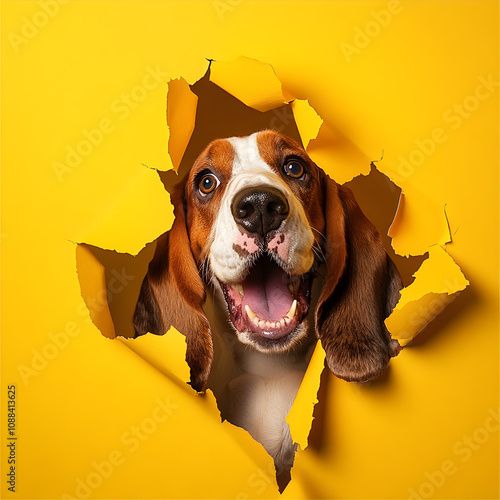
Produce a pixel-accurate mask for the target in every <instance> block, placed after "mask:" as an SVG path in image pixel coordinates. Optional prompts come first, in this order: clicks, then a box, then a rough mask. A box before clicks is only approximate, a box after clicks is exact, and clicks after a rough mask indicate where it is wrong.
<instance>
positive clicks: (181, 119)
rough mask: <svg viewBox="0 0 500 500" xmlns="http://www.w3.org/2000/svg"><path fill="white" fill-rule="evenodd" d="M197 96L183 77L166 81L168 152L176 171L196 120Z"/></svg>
mask: <svg viewBox="0 0 500 500" xmlns="http://www.w3.org/2000/svg"><path fill="white" fill-rule="evenodd" d="M197 105H198V96H197V95H196V94H194V93H193V92H192V91H191V89H190V87H189V84H188V83H187V82H186V80H184V78H182V77H181V78H178V79H172V80H170V81H169V82H168V83H167V126H168V131H169V137H168V148H167V149H168V154H169V156H170V158H171V160H172V168H173V169H174V170H175V171H176V172H177V171H178V170H179V165H180V164H181V160H182V157H183V155H184V152H185V151H186V148H187V145H188V143H189V140H190V139H191V135H192V134H193V130H194V125H195V121H196V108H197Z"/></svg>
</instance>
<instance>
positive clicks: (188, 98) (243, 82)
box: [90, 57, 468, 449]
mask: <svg viewBox="0 0 500 500" xmlns="http://www.w3.org/2000/svg"><path fill="white" fill-rule="evenodd" d="M250 76H252V78H249V77H250ZM210 79H211V81H212V82H213V83H215V84H216V85H218V86H219V87H221V88H223V89H224V90H226V91H227V92H228V93H230V94H232V95H233V96H234V97H236V98H237V99H239V100H240V101H242V102H243V103H244V104H246V105H247V106H250V107H252V108H254V109H257V110H259V111H267V110H270V109H273V108H276V107H278V106H282V105H283V104H285V103H287V102H289V101H290V100H291V99H292V97H293V96H290V95H289V94H288V93H286V92H284V91H283V88H282V86H281V82H280V81H279V79H278V78H277V76H276V74H275V73H274V70H273V68H272V66H271V65H269V64H265V63H261V62H260V61H257V60H255V59H249V58H245V57H241V58H239V59H237V60H236V61H234V62H233V63H223V62H214V64H212V66H211V77H210ZM168 89H169V90H168V95H167V119H168V121H169V123H168V125H169V140H168V148H169V154H170V158H171V160H172V167H171V168H173V169H174V170H176V169H178V166H179V163H180V160H181V159H182V155H183V154H184V151H185V149H186V147H187V143H188V142H189V138H190V136H191V133H192V131H193V129H194V122H195V116H196V102H195V101H196V100H197V98H196V96H195V95H194V94H192V92H191V90H190V89H189V85H188V84H187V83H186V82H185V80H183V79H178V80H171V81H170V82H169V87H168ZM193 96H194V97H193ZM169 109H170V115H169V112H168V110H169ZM292 111H293V113H294V117H295V120H296V124H297V128H298V130H299V133H300V135H301V138H302V141H303V144H304V147H305V148H307V147H308V146H309V144H310V142H311V141H312V140H313V139H315V138H316V137H317V136H318V133H319V130H320V128H321V126H322V124H323V121H322V120H321V118H320V117H319V114H318V113H317V112H316V110H315V109H314V108H313V107H312V106H310V104H309V103H308V101H307V100H295V101H292ZM177 131H179V132H177ZM386 175H387V174H386ZM333 177H335V176H334V175H333ZM389 177H390V176H389ZM395 184H396V183H395ZM396 185H397V184H396ZM403 200H404V196H402V197H401V203H400V205H401V206H400V207H398V210H397V211H396V214H395V217H394V221H393V224H392V225H391V228H390V230H389V233H388V234H389V236H391V237H393V236H394V239H393V247H394V248H395V249H396V253H398V254H400V255H405V254H404V253H399V251H398V250H397V245H394V243H395V242H397V238H396V236H395V235H394V231H395V228H396V226H397V224H398V223H400V221H401V220H402V216H401V212H400V209H402V206H403V205H404V203H403ZM396 221H397V222H396ZM446 224H447V221H446ZM447 227H448V226H447ZM391 230H392V231H393V234H391ZM442 234H444V235H445V236H444V237H439V238H436V239H437V241H435V242H434V244H435V245H436V246H435V247H432V246H431V247H430V248H429V259H428V260H426V261H425V262H424V264H425V263H427V264H425V265H424V264H422V266H421V268H420V269H419V270H418V271H417V272H416V273H415V281H414V282H413V283H412V285H410V286H409V287H407V288H406V289H404V290H403V291H402V294H401V299H400V301H399V302H398V304H397V306H396V308H395V310H394V312H393V314H391V316H390V317H389V318H388V319H387V320H386V324H387V327H388V329H389V331H390V332H391V334H392V336H393V337H394V338H396V339H398V340H400V342H401V344H402V345H406V343H408V342H409V340H411V339H412V338H413V337H414V336H415V335H417V334H418V332H419V331H420V330H421V329H422V328H423V327H424V326H425V325H420V324H412V323H418V321H415V319H414V312H415V311H422V310H426V311H428V312H431V311H432V310H433V309H432V307H430V305H432V301H433V300H434V299H435V298H436V297H440V298H441V299H442V302H443V303H445V300H444V299H445V298H449V297H451V296H453V294H454V293H456V292H457V291H459V290H462V289H463V288H465V286H467V284H468V281H467V280H466V279H465V277H464V276H463V274H462V273H461V271H460V268H459V267H458V266H457V265H456V264H455V262H454V261H453V259H452V258H451V257H450V256H449V255H448V254H447V253H446V251H445V249H444V248H442V246H440V245H444V244H445V243H447V242H449V241H450V240H451V237H450V236H449V228H448V233H447V235H446V232H444V233H442ZM424 252H425V250H424V251H421V252H419V253H415V255H416V254H420V255H421V254H423V253H424ZM441 252H444V254H445V255H444V254H443V253H441ZM443 259H444V260H445V261H446V263H447V264H448V265H447V266H445V269H447V271H448V272H449V274H448V275H447V277H448V279H449V280H450V283H455V282H456V286H452V287H450V288H449V289H448V290H444V291H443V290H442V289H440V288H439V287H436V286H434V285H435V283H433V281H432V277H433V272H434V270H435V269H437V268H438V267H439V263H440V262H442V261H443ZM446 259H447V260H446ZM101 271H102V270H99V269H98V267H96V268H95V269H94V273H96V275H95V276H94V278H92V279H91V280H90V281H92V280H93V285H92V286H94V288H98V287H99V286H105V283H104V285H103V283H102V279H101V278H99V277H98V276H99V273H100V272H101ZM426 287H427V288H429V290H428V291H426V292H425V291H423V290H425V288H426ZM435 290H437V291H435ZM446 303H447V302H446ZM426 306H429V307H426ZM438 312H439V311H438ZM429 314H430V313H429ZM108 315H109V311H108ZM407 315H409V316H411V317H412V318H413V319H410V318H407V317H406V316H407ZM431 316H432V314H430V315H428V316H427V318H428V321H427V323H428V322H430V321H431V320H432V319H433V318H434V316H432V317H431ZM422 317H425V315H424V316H422ZM102 322H103V324H105V325H107V327H112V320H111V316H110V315H109V317H108V316H106V314H104V315H103V317H102ZM427 323H426V324H427ZM107 327H106V328H107ZM109 331H111V328H110V329H109ZM103 333H104V332H103ZM113 333H114V330H113ZM104 334H105V333H104ZM105 335H106V334H105ZM147 337H153V338H154V336H152V335H149V336H145V337H142V338H140V339H134V340H130V341H124V342H125V343H126V344H127V345H130V346H134V345H135V343H137V348H136V349H134V350H135V352H137V354H138V355H140V356H141V357H143V358H144V359H145V360H146V361H148V362H149V363H150V364H152V365H158V367H159V368H161V366H160V365H163V361H162V360H159V359H158V358H157V356H156V354H155V349H150V348H149V347H146V346H149V345H153V344H157V345H158V346H159V345H165V346H167V345H168V344H169V340H167V339H169V337H168V336H162V337H156V338H155V340H152V341H149V340H145V339H147ZM141 344H142V345H144V347H142V345H141ZM318 345H319V343H318ZM176 349H177V350H179V348H178V347H177V348H176ZM181 359H182V362H183V363H184V356H182V357H181ZM184 365H185V366H184V368H185V369H186V370H187V369H188V368H187V364H185V363H184ZM323 366H324V351H323V350H322V348H321V347H318V346H317V347H316V350H315V351H314V354H313V357H312V358H311V363H310V365H309V367H308V369H307V372H306V375H305V377H304V379H303V382H302V384H301V387H300V389H299V392H298V394H297V397H296V400H295V402H294V405H293V407H292V409H291V410H290V413H289V415H288V417H287V422H289V425H290V429H291V432H292V436H293V439H294V441H295V442H297V443H298V444H299V445H300V447H301V448H302V449H305V448H306V447H307V443H308V435H309V432H310V428H311V425H312V412H313V409H314V405H315V404H316V403H317V392H318V390H319V385H320V374H321V371H322V370H323ZM162 370H163V368H162ZM182 378H183V377H180V379H182Z"/></svg>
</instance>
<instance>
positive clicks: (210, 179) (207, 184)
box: [198, 174, 219, 196]
mask: <svg viewBox="0 0 500 500" xmlns="http://www.w3.org/2000/svg"><path fill="white" fill-rule="evenodd" d="M218 185H219V179H217V177H215V175H214V174H205V175H204V176H203V177H202V178H201V179H200V183H199V184H198V189H199V190H200V194H201V195H202V196H206V195H207V194H210V193H212V192H213V191H215V188H216V187H217V186H218Z"/></svg>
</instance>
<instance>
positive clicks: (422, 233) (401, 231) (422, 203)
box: [388, 187, 451, 257]
mask: <svg viewBox="0 0 500 500" xmlns="http://www.w3.org/2000/svg"><path fill="white" fill-rule="evenodd" d="M388 235H389V236H390V237H391V238H392V247H393V248H394V250H395V251H396V253H397V254H399V255H404V256H406V257H408V256H409V255H423V254H424V253H426V252H427V250H428V248H429V247H431V246H432V245H436V244H437V245H445V244H446V243H449V242H450V241H451V235H450V227H449V225H448V219H447V217H446V213H445V209H444V207H440V206H438V205H436V204H435V203H433V202H432V201H431V200H430V199H429V198H428V197H427V196H426V195H425V194H424V193H422V192H421V191H419V190H418V189H415V188H413V187H411V188H405V191H404V193H402V194H401V196H400V199H399V205H398V209H397V211H396V215H395V217H394V221H393V222H392V224H391V227H390V228H389V232H388Z"/></svg>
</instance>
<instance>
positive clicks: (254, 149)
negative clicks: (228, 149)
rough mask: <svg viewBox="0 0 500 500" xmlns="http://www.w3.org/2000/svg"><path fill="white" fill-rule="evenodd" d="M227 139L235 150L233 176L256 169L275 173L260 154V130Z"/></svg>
mask: <svg viewBox="0 0 500 500" xmlns="http://www.w3.org/2000/svg"><path fill="white" fill-rule="evenodd" d="M227 140H228V141H229V143H230V144H231V145H232V147H233V151H234V159H233V176H236V175H239V174H244V173H246V172H253V171H255V170H263V171H265V172H272V173H274V171H273V169H272V168H271V167H270V166H269V165H268V164H267V163H266V162H265V161H264V159H263V158H262V156H261V154H260V151H259V144H258V132H256V133H255V134H252V135H249V136H246V137H231V138H229V139H227Z"/></svg>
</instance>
